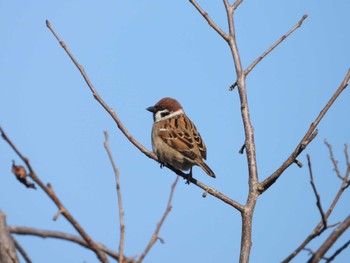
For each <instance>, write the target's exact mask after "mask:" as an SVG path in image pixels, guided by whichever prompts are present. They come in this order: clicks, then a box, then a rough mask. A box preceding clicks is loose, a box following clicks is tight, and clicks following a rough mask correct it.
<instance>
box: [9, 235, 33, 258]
mask: <svg viewBox="0 0 350 263" xmlns="http://www.w3.org/2000/svg"><path fill="white" fill-rule="evenodd" d="M12 240H13V243H14V244H15V247H16V249H17V251H18V252H19V253H20V254H21V255H22V257H23V259H24V261H25V262H26V263H32V260H31V259H30V257H29V256H28V254H27V252H26V251H25V249H24V248H23V247H22V246H21V244H20V243H18V241H17V240H16V239H15V238H14V237H13V236H12Z"/></svg>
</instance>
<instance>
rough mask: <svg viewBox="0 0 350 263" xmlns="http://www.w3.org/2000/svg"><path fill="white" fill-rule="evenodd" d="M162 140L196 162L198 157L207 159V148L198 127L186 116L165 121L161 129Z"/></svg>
mask: <svg viewBox="0 0 350 263" xmlns="http://www.w3.org/2000/svg"><path fill="white" fill-rule="evenodd" d="M159 136H160V138H161V139H162V140H163V141H164V142H165V143H166V144H167V145H169V146H170V147H172V148H173V149H175V150H177V151H178V152H180V153H181V154H183V155H184V156H186V157H188V158H190V159H192V160H194V159H196V158H197V157H199V156H198V154H197V152H199V154H200V155H201V158H204V159H206V152H207V150H206V147H205V144H204V142H203V140H202V138H201V136H200V134H199V133H198V131H197V129H196V126H195V125H194V124H193V123H192V122H191V120H190V119H189V118H188V117H187V116H186V115H179V116H175V117H174V118H170V119H167V120H165V121H164V123H163V125H162V126H161V127H160V129H159Z"/></svg>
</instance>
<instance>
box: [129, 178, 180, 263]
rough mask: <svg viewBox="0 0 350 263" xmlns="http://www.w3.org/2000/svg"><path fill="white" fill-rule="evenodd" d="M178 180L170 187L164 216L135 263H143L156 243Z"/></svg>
mask: <svg viewBox="0 0 350 263" xmlns="http://www.w3.org/2000/svg"><path fill="white" fill-rule="evenodd" d="M178 180H179V177H178V176H177V177H176V179H175V181H174V183H173V184H172V185H171V191H170V195H169V200H168V204H167V207H166V209H165V212H164V215H163V216H162V218H161V220H160V221H159V223H158V224H157V227H156V230H155V231H154V233H153V235H152V237H151V240H150V241H149V243H148V245H147V247H146V248H145V250H144V251H143V253H142V254H141V256H140V258H139V259H138V260H137V262H136V263H141V262H142V261H143V259H144V258H145V257H146V255H147V254H148V252H149V251H150V250H151V248H152V247H153V245H154V243H156V241H157V239H158V238H159V237H158V234H159V231H160V228H161V227H162V225H163V223H164V221H165V219H166V217H167V216H168V214H169V213H170V210H171V208H172V206H171V202H172V199H173V195H174V191H175V187H176V184H177V182H178Z"/></svg>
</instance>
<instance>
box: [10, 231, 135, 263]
mask: <svg viewBox="0 0 350 263" xmlns="http://www.w3.org/2000/svg"><path fill="white" fill-rule="evenodd" d="M8 229H9V231H10V232H11V233H12V234H16V235H30V236H37V237H41V238H56V239H62V240H66V241H70V242H73V243H76V244H78V245H80V246H82V247H84V248H87V249H90V247H89V244H88V243H86V241H85V240H84V239H82V238H80V237H78V236H76V235H71V234H67V233H63V232H59V231H51V230H43V229H35V228H31V227H24V226H9V227H8ZM96 244H97V245H98V246H99V248H100V249H101V250H102V251H103V252H105V253H106V254H107V255H109V256H111V257H112V258H114V259H115V260H118V258H119V254H118V253H116V252H114V251H113V250H112V249H109V248H108V247H106V246H105V245H103V244H102V243H96ZM125 261H126V262H125ZM132 262H134V261H133V260H132V259H130V258H126V257H124V262H123V263H132ZM119 263H121V262H119Z"/></svg>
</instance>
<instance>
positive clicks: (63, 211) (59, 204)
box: [0, 127, 108, 262]
mask: <svg viewBox="0 0 350 263" xmlns="http://www.w3.org/2000/svg"><path fill="white" fill-rule="evenodd" d="M0 133H1V136H2V138H3V139H4V140H5V141H6V142H7V143H8V144H9V145H10V147H11V148H12V149H13V150H14V151H15V152H16V153H17V155H18V156H19V157H20V158H21V159H22V161H23V162H24V163H25V165H26V167H27V168H28V170H29V175H28V176H29V177H30V178H31V179H32V180H33V181H34V182H35V183H36V184H37V185H39V186H40V188H41V189H42V190H43V191H44V192H45V193H46V194H47V195H48V197H49V198H50V199H51V200H52V201H53V202H54V203H55V204H56V206H57V207H58V209H59V212H60V214H62V215H63V216H64V217H65V218H66V219H67V220H68V221H69V222H70V223H71V225H72V226H73V227H74V228H75V230H77V231H78V233H79V234H80V235H81V236H82V238H84V240H85V241H86V242H87V243H88V244H89V247H90V248H91V249H92V250H93V251H94V252H95V253H96V255H97V257H98V258H99V260H100V261H101V262H108V259H107V257H106V255H105V254H104V253H103V252H102V251H101V250H100V249H99V247H98V246H97V245H96V243H95V242H94V241H93V240H92V239H91V237H90V236H89V235H88V234H87V233H86V231H85V230H84V229H83V228H82V227H81V225H80V224H79V223H78V222H77V221H76V220H75V218H74V217H73V216H72V215H71V214H70V212H69V211H68V210H67V209H66V208H65V207H64V205H63V204H62V202H61V201H60V200H59V198H58V197H57V195H56V194H55V193H54V191H53V189H52V187H51V185H50V184H48V185H47V186H46V185H45V184H44V183H43V182H42V181H41V180H40V179H39V177H38V176H37V175H36V173H35V172H34V170H33V168H32V166H31V164H30V162H29V159H28V158H26V157H24V156H23V155H22V154H21V152H20V151H19V150H18V149H17V147H16V146H15V145H14V144H13V142H12V141H11V140H10V139H9V138H8V136H7V135H6V133H5V132H4V130H3V129H2V128H1V127H0Z"/></svg>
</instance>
